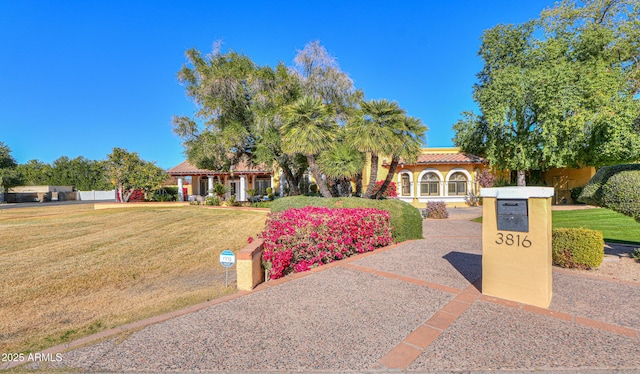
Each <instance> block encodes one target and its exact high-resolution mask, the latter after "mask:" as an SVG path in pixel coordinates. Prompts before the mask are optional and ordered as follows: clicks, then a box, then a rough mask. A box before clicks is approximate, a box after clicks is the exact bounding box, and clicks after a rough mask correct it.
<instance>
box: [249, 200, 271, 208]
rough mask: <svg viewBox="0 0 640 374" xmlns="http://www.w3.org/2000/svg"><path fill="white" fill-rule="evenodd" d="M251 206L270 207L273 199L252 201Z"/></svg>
mask: <svg viewBox="0 0 640 374" xmlns="http://www.w3.org/2000/svg"><path fill="white" fill-rule="evenodd" d="M251 206H252V207H254V208H270V207H271V201H256V202H255V203H251Z"/></svg>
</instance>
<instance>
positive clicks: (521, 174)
mask: <svg viewBox="0 0 640 374" xmlns="http://www.w3.org/2000/svg"><path fill="white" fill-rule="evenodd" d="M526 185H527V182H526V180H525V174H524V170H518V187H524V186H526Z"/></svg>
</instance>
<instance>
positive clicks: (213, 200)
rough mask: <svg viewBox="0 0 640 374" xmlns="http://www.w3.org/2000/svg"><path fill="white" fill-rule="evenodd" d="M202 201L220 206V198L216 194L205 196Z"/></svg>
mask: <svg viewBox="0 0 640 374" xmlns="http://www.w3.org/2000/svg"><path fill="white" fill-rule="evenodd" d="M204 203H205V204H206V205H213V206H220V198H219V197H218V196H207V198H206V199H205V200H204Z"/></svg>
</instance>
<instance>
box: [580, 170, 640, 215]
mask: <svg viewBox="0 0 640 374" xmlns="http://www.w3.org/2000/svg"><path fill="white" fill-rule="evenodd" d="M626 170H640V164H622V165H614V166H604V167H601V168H600V169H598V171H597V172H596V174H595V175H594V176H593V177H592V178H591V180H589V182H587V185H586V186H584V189H583V190H582V193H581V194H580V197H578V201H580V202H581V203H585V204H589V205H596V206H603V207H604V206H605V204H604V202H603V200H602V198H603V190H602V187H603V186H604V185H605V184H606V183H607V181H608V180H609V178H611V177H612V176H613V175H614V174H617V173H620V172H622V171H626Z"/></svg>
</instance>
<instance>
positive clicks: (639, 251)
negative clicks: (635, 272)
mask: <svg viewBox="0 0 640 374" xmlns="http://www.w3.org/2000/svg"><path fill="white" fill-rule="evenodd" d="M631 257H633V258H635V259H636V261H638V262H640V248H634V249H633V252H631Z"/></svg>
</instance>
